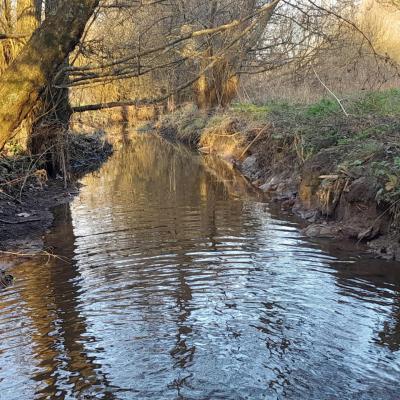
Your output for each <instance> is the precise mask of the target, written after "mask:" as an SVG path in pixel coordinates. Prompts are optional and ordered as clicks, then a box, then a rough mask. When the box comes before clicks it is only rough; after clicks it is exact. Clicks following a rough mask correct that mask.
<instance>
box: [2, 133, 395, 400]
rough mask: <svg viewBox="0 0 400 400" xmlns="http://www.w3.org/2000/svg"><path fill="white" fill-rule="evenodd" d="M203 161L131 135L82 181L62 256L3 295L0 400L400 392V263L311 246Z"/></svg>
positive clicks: (59, 230) (68, 213)
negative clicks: (128, 142)
mask: <svg viewBox="0 0 400 400" xmlns="http://www.w3.org/2000/svg"><path fill="white" fill-rule="evenodd" d="M210 163H211V164H212V161H210V160H207V159H204V158H201V157H200V156H198V155H195V154H192V153H191V152H189V151H188V150H187V149H186V148H183V147H177V146H172V145H171V144H168V143H165V142H162V141H161V140H160V139H158V138H154V137H152V136H141V137H140V136H138V137H135V138H133V139H132V142H131V144H128V145H127V146H125V147H124V148H123V149H121V150H119V151H117V152H115V154H114V155H113V157H112V158H111V159H110V160H109V161H108V162H107V163H106V164H105V165H104V166H103V167H102V168H101V170H100V171H99V172H97V173H94V174H91V175H88V176H86V177H84V178H83V179H82V188H81V191H80V194H79V196H77V197H76V198H75V200H74V201H73V202H72V203H71V204H69V205H66V206H61V207H58V208H57V209H56V210H55V215H56V219H55V224H54V227H53V228H52V229H51V231H50V232H49V233H48V234H46V237H45V239H44V240H45V244H46V246H47V247H51V248H52V249H53V251H54V253H55V254H56V255H58V256H59V258H50V259H48V260H43V261H41V262H40V263H38V262H37V261H36V262H32V261H31V262H23V263H20V264H17V265H15V266H14V267H13V268H12V269H11V272H12V273H13V274H14V275H15V277H16V278H17V279H16V283H15V285H14V286H12V287H10V288H7V289H6V290H3V291H2V292H0V298H1V299H0V398H1V399H2V400H19V399H21V400H25V399H27V400H30V399H140V400H143V399H151V400H158V399H160V400H169V399H182V400H183V399H188V400H189V399H193V400H194V399H198V400H200V399H201V400H205V399H210V400H214V399H235V400H236V399H252V400H253V399H255V400H258V399H296V400H297V399H306V400H309V399H315V400H324V399H341V400H344V399H363V400H364V399H365V400H378V399H393V400H394V399H399V398H400V379H399V378H400V266H399V265H398V264H390V263H386V262H383V261H378V260H370V259H368V258H364V257H361V258H360V257H356V256H355V253H353V256H351V255H349V254H346V253H343V252H339V251H335V250H331V249H328V248H327V247H324V245H323V244H321V243H316V242H310V241H309V240H308V239H306V238H305V237H304V236H303V235H302V234H301V231H300V229H299V226H298V224H297V222H296V221H295V220H293V219H291V218H289V217H286V216H284V215H280V214H279V213H277V212H275V211H274V207H273V206H271V205H269V204H268V202H266V201H265V200H262V199H261V198H260V197H259V196H257V195H256V194H254V193H247V194H246V193H243V192H244V191H243V187H245V186H246V185H245V184H244V181H242V180H241V178H240V177H236V178H235V177H234V178H232V177H230V178H229V173H227V174H222V173H221V174H215V173H214V172H213V171H214V170H215V168H211V166H210V165H211V164H210ZM221 168H222V167H221ZM221 170H222V169H221ZM233 176H234V174H233Z"/></svg>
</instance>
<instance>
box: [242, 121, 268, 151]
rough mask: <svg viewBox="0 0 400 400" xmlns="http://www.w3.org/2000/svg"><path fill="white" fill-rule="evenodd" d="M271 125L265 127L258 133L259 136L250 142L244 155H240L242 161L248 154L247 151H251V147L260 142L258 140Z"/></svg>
mask: <svg viewBox="0 0 400 400" xmlns="http://www.w3.org/2000/svg"><path fill="white" fill-rule="evenodd" d="M268 127H269V125H265V126H264V128H262V129H261V130H260V132H258V134H257V136H256V137H255V138H254V139H253V140H252V141H251V142H250V144H249V145H248V146H247V147H246V148H245V149H244V150H243V152H242V154H241V155H240V157H239V159H242V157H243V156H244V155H245V154H246V153H247V151H248V150H249V149H250V147H251V146H253V144H254V143H255V142H256V141H257V140H258V138H259V137H260V136H261V135H262V134H263V133H264V132H265V131H266V130H267V128H268Z"/></svg>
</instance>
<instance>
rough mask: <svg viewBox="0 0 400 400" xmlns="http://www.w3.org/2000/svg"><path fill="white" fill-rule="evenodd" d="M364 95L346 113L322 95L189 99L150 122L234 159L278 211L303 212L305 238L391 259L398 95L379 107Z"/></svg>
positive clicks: (399, 254) (398, 171)
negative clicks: (218, 105)
mask: <svg viewBox="0 0 400 400" xmlns="http://www.w3.org/2000/svg"><path fill="white" fill-rule="evenodd" d="M368 96H371V97H373V94H369V95H365V97H363V98H358V99H355V100H354V104H353V108H352V110H354V114H353V115H351V116H348V117H345V116H343V115H341V114H340V110H337V109H336V106H335V105H334V104H333V103H331V102H327V101H325V103H324V102H321V103H318V104H316V105H312V106H307V107H304V106H303V107H300V106H297V108H295V107H293V106H292V107H289V106H287V105H286V106H285V105H270V106H254V105H238V106H234V107H232V108H231V109H229V110H224V111H221V112H216V113H215V114H212V115H209V114H204V113H202V112H200V111H199V110H197V109H196V108H195V107H194V106H193V105H190V104H189V105H186V106H185V107H182V108H181V109H179V110H177V111H176V112H175V114H172V115H167V116H164V117H162V118H160V120H159V121H158V122H157V124H156V125H155V128H156V130H157V131H158V133H159V134H161V135H162V136H164V137H167V138H169V139H173V140H178V141H181V142H184V143H187V144H189V145H191V146H193V147H195V148H197V149H199V150H200V151H201V152H203V153H207V154H215V155H218V156H220V157H221V158H223V159H224V160H226V161H227V162H229V163H231V164H232V165H234V166H235V167H236V168H237V169H238V170H239V171H241V172H242V173H243V175H245V176H246V177H247V179H248V180H249V182H250V183H251V184H252V185H253V186H255V187H257V188H258V189H259V190H261V191H262V192H265V193H267V194H268V195H269V196H271V199H272V200H273V201H277V202H279V204H280V206H281V208H282V209H284V210H289V211H290V212H292V213H294V214H295V215H298V216H300V217H301V218H303V219H304V220H305V221H306V222H307V226H306V227H305V229H304V233H305V234H306V235H307V236H310V237H323V238H331V239H333V240H348V239H351V240H352V241H353V242H354V243H365V244H366V245H368V247H369V248H370V249H371V251H372V252H373V253H374V254H376V255H377V256H379V257H382V258H386V259H394V260H399V259H400V246H399V237H400V235H399V229H398V227H399V215H400V214H399V203H400V200H399V194H400V191H399V184H398V183H399V182H400V178H399V177H400V149H399V147H398V144H397V143H398V140H399V139H400V134H399V130H398V128H399V126H398V122H397V120H398V118H397V114H396V113H395V110H397V108H396V107H397V103H398V102H399V98H400V97H399V98H398V93H397V92H395V93H394V92H391V93H389V94H387V96H388V99H386V98H385V99H383V100H385V101H389V100H390V101H391V103H389V104H391V105H392V108H393V109H389V110H387V106H385V107H386V108H385V109H384V110H383V106H381V108H378V106H376V105H375V103H376V102H377V99H375V98H368ZM378 100H379V99H378ZM380 100H381V101H383V100H382V99H380ZM368 101H369V102H371V103H373V104H374V106H373V105H371V104H369V103H368ZM392 103H394V104H392ZM385 104H386V103H385ZM361 106H362V107H364V109H362V110H361V111H358V114H357V113H356V110H359V108H360V107H361ZM368 107H370V108H371V107H375V110H370V109H369V108H368ZM365 109H367V110H368V113H367V111H366V110H365ZM372 111H374V112H372Z"/></svg>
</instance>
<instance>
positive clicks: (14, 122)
mask: <svg viewBox="0 0 400 400" xmlns="http://www.w3.org/2000/svg"><path fill="white" fill-rule="evenodd" d="M98 3H99V0H70V1H68V2H66V1H64V2H63V3H62V5H61V6H60V7H59V8H58V9H57V13H56V14H55V15H50V17H48V18H46V19H45V21H44V22H43V24H42V25H41V27H40V28H39V29H37V30H36V31H35V33H34V34H33V35H32V37H31V39H30V40H29V42H28V43H27V44H26V46H25V47H24V49H23V50H22V52H21V53H20V54H19V55H18V57H17V58H16V59H15V60H14V62H13V63H12V64H11V65H10V66H9V67H8V68H7V69H6V71H5V72H4V74H3V75H2V79H1V86H0V149H2V148H3V147H4V145H5V143H6V142H7V141H8V140H9V139H10V137H11V136H12V133H13V131H14V129H16V128H17V127H18V125H19V124H20V123H21V122H22V121H23V119H24V118H25V117H26V116H27V115H28V113H29V112H30V111H31V110H32V108H33V107H34V106H35V104H36V103H37V101H38V99H39V98H40V95H41V94H42V93H43V90H44V88H45V87H46V86H47V85H48V84H49V83H50V82H51V81H52V79H53V78H54V75H55V73H56V72H57V70H58V68H59V67H60V65H61V64H62V63H63V62H64V60H65V59H66V58H67V56H68V55H69V53H70V52H71V51H72V50H73V49H74V47H75V46H76V44H77V43H78V42H79V40H80V38H81V37H82V34H83V31H84V29H85V26H86V23H87V21H88V20H89V18H90V16H91V15H92V14H93V12H94V9H95V8H96V7H97V5H98Z"/></svg>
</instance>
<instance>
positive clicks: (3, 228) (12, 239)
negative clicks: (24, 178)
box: [0, 179, 78, 255]
mask: <svg viewBox="0 0 400 400" xmlns="http://www.w3.org/2000/svg"><path fill="white" fill-rule="evenodd" d="M77 193H78V188H77V186H76V185H75V184H71V185H70V186H69V187H67V188H64V182H63V181H62V180H58V179H52V180H49V181H48V182H47V184H46V185H45V187H43V188H37V187H33V188H30V189H28V190H27V191H26V192H24V193H23V195H22V197H21V198H20V199H18V200H11V199H10V200H6V199H0V251H2V252H3V254H4V255H10V253H24V254H35V253H37V252H40V251H41V250H42V235H43V234H44V233H45V231H46V229H48V228H49V227H50V226H51V224H52V222H53V214H52V212H51V208H52V207H55V206H57V205H60V204H65V203H68V202H69V201H71V200H72V199H73V197H74V195H76V194H77Z"/></svg>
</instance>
